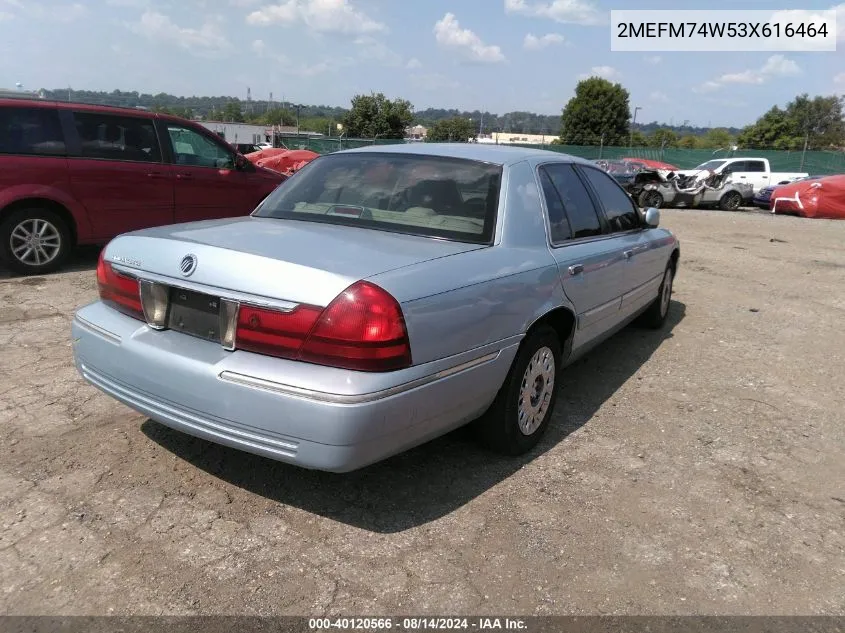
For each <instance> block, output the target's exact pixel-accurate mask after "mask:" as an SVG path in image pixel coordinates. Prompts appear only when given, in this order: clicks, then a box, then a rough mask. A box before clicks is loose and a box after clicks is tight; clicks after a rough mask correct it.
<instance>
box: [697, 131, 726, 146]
mask: <svg viewBox="0 0 845 633" xmlns="http://www.w3.org/2000/svg"><path fill="white" fill-rule="evenodd" d="M733 144H734V138H733V136H731V133H730V132H728V131H727V130H726V129H725V128H719V127H717V128H713V129H712V130H708V131H707V134H705V135H704V136H702V137H700V138H699V139H698V146H699V147H700V148H701V149H728V148H730V147H732V146H733Z"/></svg>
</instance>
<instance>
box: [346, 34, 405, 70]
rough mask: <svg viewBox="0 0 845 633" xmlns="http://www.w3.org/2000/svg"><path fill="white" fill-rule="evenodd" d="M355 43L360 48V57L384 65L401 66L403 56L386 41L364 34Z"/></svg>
mask: <svg viewBox="0 0 845 633" xmlns="http://www.w3.org/2000/svg"><path fill="white" fill-rule="evenodd" d="M355 44H356V45H357V46H358V48H359V51H360V52H359V55H358V56H359V58H360V59H362V60H364V61H374V62H378V63H379V64H381V65H383V66H392V67H396V66H401V65H402V56H401V55H400V54H399V53H397V52H395V51H393V50H391V49H390V48H389V47H388V46H387V45H386V44H384V42H380V41H378V40H377V39H375V38H373V37H370V36H369V35H364V36H361V37H359V38H357V39H356V40H355Z"/></svg>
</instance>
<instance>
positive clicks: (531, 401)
mask: <svg viewBox="0 0 845 633" xmlns="http://www.w3.org/2000/svg"><path fill="white" fill-rule="evenodd" d="M554 386H555V355H554V354H553V353H552V350H550V349H549V348H548V347H541V348H540V349H539V350H537V352H536V353H535V354H534V356H532V357H531V361H530V362H529V363H528V367H526V368H525V373H524V374H523V375H522V384H521V385H520V388H519V409H518V415H519V419H518V422H519V430H520V431H521V432H522V434H523V435H531V434H532V433H534V431H536V430H537V429H538V428H539V427H540V425H541V424H542V423H543V419H544V418H545V417H546V412H547V411H548V410H549V405H550V404H551V402H552V394H553V392H554Z"/></svg>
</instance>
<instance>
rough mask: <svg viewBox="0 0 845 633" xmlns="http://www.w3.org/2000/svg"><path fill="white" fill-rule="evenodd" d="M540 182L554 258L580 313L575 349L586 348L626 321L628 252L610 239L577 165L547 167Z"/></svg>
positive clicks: (566, 291) (555, 164)
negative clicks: (621, 308) (622, 317)
mask: <svg viewBox="0 0 845 633" xmlns="http://www.w3.org/2000/svg"><path fill="white" fill-rule="evenodd" d="M539 177H540V185H541V187H542V190H543V197H544V199H545V206H546V213H547V216H548V222H549V237H550V241H551V251H552V255H553V256H554V258H555V261H556V262H557V265H558V271H559V272H560V278H561V281H562V283H563V289H564V292H565V293H566V296H567V297H569V300H570V301H572V303H573V305H574V306H575V311H576V314H577V323H576V330H575V337H574V340H573V346H574V347H580V346H581V345H584V344H586V343H589V342H590V341H591V340H593V339H596V338H598V337H600V336H601V335H602V334H603V333H605V332H607V331H608V330H611V329H612V328H613V327H614V326H615V325H616V324H617V323H618V322H619V320H620V312H619V306H620V304H621V301H622V297H621V294H622V293H621V291H620V289H621V284H620V282H619V277H620V276H622V275H623V274H624V270H625V263H626V262H625V260H624V257H623V255H622V250H623V249H622V246H621V245H620V244H618V243H617V242H616V241H615V240H614V239H613V238H612V237H611V236H608V235H607V234H606V232H605V230H604V226H603V221H602V218H601V215H600V213H599V211H598V209H597V208H596V205H595V202H594V200H593V197H592V196H591V195H590V193H589V192H588V190H587V188H586V186H585V184H584V182H583V181H582V179H581V177H580V176H579V175H578V173H577V172H576V171H575V169H574V167H573V166H572V165H571V164H568V163H548V164H545V165H542V166H541V167H540V168H539Z"/></svg>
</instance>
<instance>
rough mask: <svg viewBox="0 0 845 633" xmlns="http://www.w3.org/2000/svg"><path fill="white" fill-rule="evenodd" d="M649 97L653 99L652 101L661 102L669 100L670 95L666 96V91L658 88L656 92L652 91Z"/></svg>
mask: <svg viewBox="0 0 845 633" xmlns="http://www.w3.org/2000/svg"><path fill="white" fill-rule="evenodd" d="M648 98H649V99H651V100H652V101H657V102H659V103H667V102H668V101H669V97H668V96H666V93H665V92H660V91H659V90H656V91H655V92H652V93H651V94H650V95H649V96H648Z"/></svg>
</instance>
